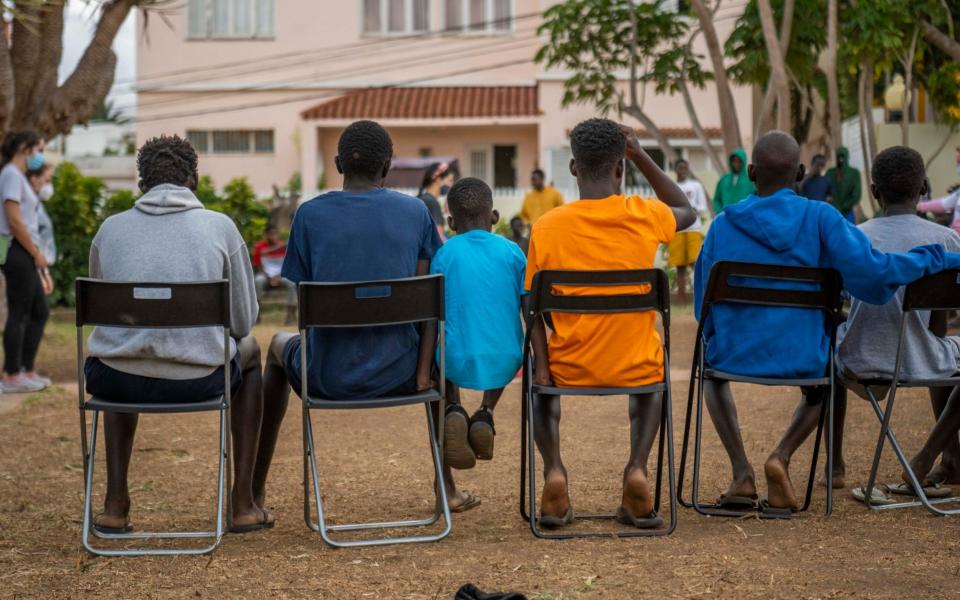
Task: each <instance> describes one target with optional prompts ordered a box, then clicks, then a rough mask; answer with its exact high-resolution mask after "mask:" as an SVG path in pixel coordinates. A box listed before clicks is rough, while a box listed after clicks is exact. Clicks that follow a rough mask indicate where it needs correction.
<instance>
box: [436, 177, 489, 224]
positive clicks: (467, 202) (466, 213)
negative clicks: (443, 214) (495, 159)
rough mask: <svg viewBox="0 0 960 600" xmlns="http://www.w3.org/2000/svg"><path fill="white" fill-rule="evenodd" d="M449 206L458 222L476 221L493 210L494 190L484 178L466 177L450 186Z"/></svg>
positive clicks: (487, 215)
mask: <svg viewBox="0 0 960 600" xmlns="http://www.w3.org/2000/svg"><path fill="white" fill-rule="evenodd" d="M447 208H449V209H450V214H451V215H453V218H454V219H455V220H456V221H457V222H459V223H461V224H467V223H476V222H477V221H479V220H481V219H483V218H484V217H485V216H486V217H489V215H490V213H491V212H492V211H493V192H492V191H491V190H490V186H489V185H487V184H486V183H484V182H483V181H482V180H480V179H477V178H475V177H464V178H463V179H461V180H459V181H457V182H456V183H455V184H453V187H451V188H450V192H449V193H448V194H447Z"/></svg>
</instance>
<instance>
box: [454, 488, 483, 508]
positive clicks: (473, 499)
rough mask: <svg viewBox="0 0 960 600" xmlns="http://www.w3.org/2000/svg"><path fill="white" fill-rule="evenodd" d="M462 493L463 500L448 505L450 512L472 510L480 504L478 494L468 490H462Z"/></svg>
mask: <svg viewBox="0 0 960 600" xmlns="http://www.w3.org/2000/svg"><path fill="white" fill-rule="evenodd" d="M463 495H464V497H465V499H464V501H463V502H461V503H460V504H458V505H456V506H451V507H450V512H452V513H455V514H456V513H465V512H467V511H468V510H472V509H474V508H476V507H478V506H480V504H481V502H480V496H477V495H474V493H473V492H468V491H466V490H464V492H463Z"/></svg>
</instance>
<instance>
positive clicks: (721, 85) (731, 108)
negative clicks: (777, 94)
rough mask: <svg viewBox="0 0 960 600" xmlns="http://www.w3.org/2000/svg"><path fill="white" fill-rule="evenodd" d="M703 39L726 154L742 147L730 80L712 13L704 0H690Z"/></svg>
mask: <svg viewBox="0 0 960 600" xmlns="http://www.w3.org/2000/svg"><path fill="white" fill-rule="evenodd" d="M690 3H691V4H692V5H693V8H694V10H696V11H697V17H698V19H699V20H700V28H701V29H702V30H703V38H704V39H705V40H706V42H707V51H708V52H709V53H710V61H711V62H712V63H713V77H714V84H715V85H716V86H717V100H718V105H719V107H720V124H721V127H722V128H723V146H724V149H725V151H726V153H727V154H730V153H732V152H733V151H734V150H736V149H737V148H739V147H741V146H743V141H742V139H741V137H740V120H739V118H738V117H737V108H736V105H735V104H734V103H733V92H732V91H731V90H730V79H729V78H727V68H726V66H725V65H724V64H723V49H722V48H721V47H720V40H719V39H718V38H717V30H716V29H715V28H714V26H713V13H712V12H711V11H710V10H709V9H708V8H707V7H706V5H705V4H704V0H691V1H690Z"/></svg>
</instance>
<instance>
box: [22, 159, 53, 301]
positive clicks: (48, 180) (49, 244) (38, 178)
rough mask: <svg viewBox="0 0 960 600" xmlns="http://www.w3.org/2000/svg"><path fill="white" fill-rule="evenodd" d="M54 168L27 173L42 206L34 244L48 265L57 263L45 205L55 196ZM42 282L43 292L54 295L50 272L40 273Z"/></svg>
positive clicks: (38, 209) (48, 167)
mask: <svg viewBox="0 0 960 600" xmlns="http://www.w3.org/2000/svg"><path fill="white" fill-rule="evenodd" d="M52 180H53V167H51V166H50V165H49V164H45V165H43V166H42V167H40V168H39V169H36V170H33V171H27V181H29V182H30V187H31V188H32V189H33V191H34V192H35V193H36V194H37V197H38V198H40V204H38V205H37V229H38V235H37V237H36V238H34V240H33V241H34V242H36V244H37V245H38V246H40V251H41V252H43V256H44V257H46V259H47V264H48V265H53V263H55V262H57V241H56V239H55V238H54V235H53V221H52V220H51V219H50V215H49V214H47V209H46V208H45V207H44V204H45V203H46V201H47V200H49V199H50V198H51V197H52V196H53V182H52ZM40 280H41V282H42V283H43V292H44V293H45V294H47V295H48V296H49V295H50V294H52V293H53V278H51V277H50V272H49V271H47V270H44V271H42V272H41V273H40Z"/></svg>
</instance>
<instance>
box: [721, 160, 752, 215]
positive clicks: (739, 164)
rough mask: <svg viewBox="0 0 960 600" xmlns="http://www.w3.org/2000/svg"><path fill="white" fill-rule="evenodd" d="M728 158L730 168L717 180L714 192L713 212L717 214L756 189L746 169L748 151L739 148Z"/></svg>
mask: <svg viewBox="0 0 960 600" xmlns="http://www.w3.org/2000/svg"><path fill="white" fill-rule="evenodd" d="M727 160H728V164H729V165H730V170H729V171H727V172H726V173H725V174H724V176H723V177H721V178H720V181H718V182H717V190H716V192H714V194H713V213H714V214H716V215H719V214H720V213H722V212H723V210H724V209H725V208H727V207H728V206H733V205H734V204H736V203H737V202H740V201H741V200H743V199H745V198H746V197H747V196H749V195H750V194H752V193H753V192H755V191H756V188H755V187H754V186H753V182H752V181H750V178H749V177H747V174H746V172H745V171H744V168H745V167H746V165H747V153H746V152H745V151H744V149H743V148H737V149H736V150H734V151H733V152H731V153H730V156H729V157H727Z"/></svg>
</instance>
